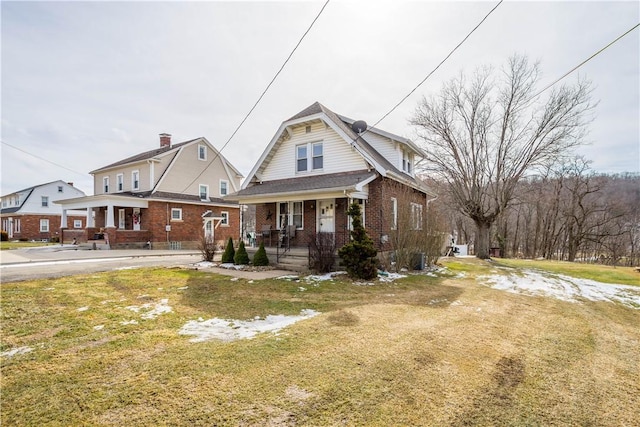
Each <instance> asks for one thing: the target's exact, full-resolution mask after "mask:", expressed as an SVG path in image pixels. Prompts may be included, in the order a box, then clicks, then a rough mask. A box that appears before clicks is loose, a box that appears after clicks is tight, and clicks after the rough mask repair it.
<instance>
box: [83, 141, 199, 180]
mask: <svg viewBox="0 0 640 427" xmlns="http://www.w3.org/2000/svg"><path fill="white" fill-rule="evenodd" d="M197 139H200V138H196V139H191V140H189V141H185V142H180V143H178V144H173V145H170V146H166V147H160V148H156V149H153V150H149V151H145V152H144V153H140V154H136V155H134V156H131V157H127V158H126V159H123V160H119V161H117V162H115V163H111V164H110V165H107V166H103V167H101V168H98V169H96V170H93V171H91V172H89V173H96V172H100V171H102V170H105V169H111V168H113V167H116V166H121V165H126V164H128V163H134V162H140V161H143V160H148V159H152V158H154V157H156V156H159V155H160V154H164V153H167V152H169V151H172V150H175V149H178V148H180V147H182V146H183V145H187V144H189V143H191V142H193V141H195V140H197Z"/></svg>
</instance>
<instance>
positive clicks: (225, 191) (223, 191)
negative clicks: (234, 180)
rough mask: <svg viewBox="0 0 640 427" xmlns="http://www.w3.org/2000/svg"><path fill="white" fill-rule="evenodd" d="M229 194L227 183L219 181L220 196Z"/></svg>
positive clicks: (222, 180)
mask: <svg viewBox="0 0 640 427" xmlns="http://www.w3.org/2000/svg"><path fill="white" fill-rule="evenodd" d="M227 194H229V181H226V180H224V179H221V180H220V196H226V195H227Z"/></svg>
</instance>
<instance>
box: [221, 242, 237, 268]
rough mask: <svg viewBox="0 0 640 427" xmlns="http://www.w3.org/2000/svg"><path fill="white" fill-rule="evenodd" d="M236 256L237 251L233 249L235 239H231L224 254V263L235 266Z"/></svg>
mask: <svg viewBox="0 0 640 427" xmlns="http://www.w3.org/2000/svg"><path fill="white" fill-rule="evenodd" d="M235 256H236V250H235V249H234V248H233V239H232V238H231V237H229V241H228V242H227V247H226V248H225V249H224V252H223V254H222V263H223V264H233V258H234V257H235Z"/></svg>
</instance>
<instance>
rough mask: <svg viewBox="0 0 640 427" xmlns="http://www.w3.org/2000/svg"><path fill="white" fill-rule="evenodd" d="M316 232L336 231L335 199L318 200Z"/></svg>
mask: <svg viewBox="0 0 640 427" xmlns="http://www.w3.org/2000/svg"><path fill="white" fill-rule="evenodd" d="M317 205H318V232H319V233H334V232H335V231H336V226H335V224H336V219H335V206H336V202H335V199H329V200H319V201H318V204H317Z"/></svg>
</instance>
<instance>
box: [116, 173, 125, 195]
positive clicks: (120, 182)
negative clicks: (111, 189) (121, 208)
mask: <svg viewBox="0 0 640 427" xmlns="http://www.w3.org/2000/svg"><path fill="white" fill-rule="evenodd" d="M116 184H117V186H118V191H123V190H124V175H123V174H121V173H119V174H118V175H116Z"/></svg>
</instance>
